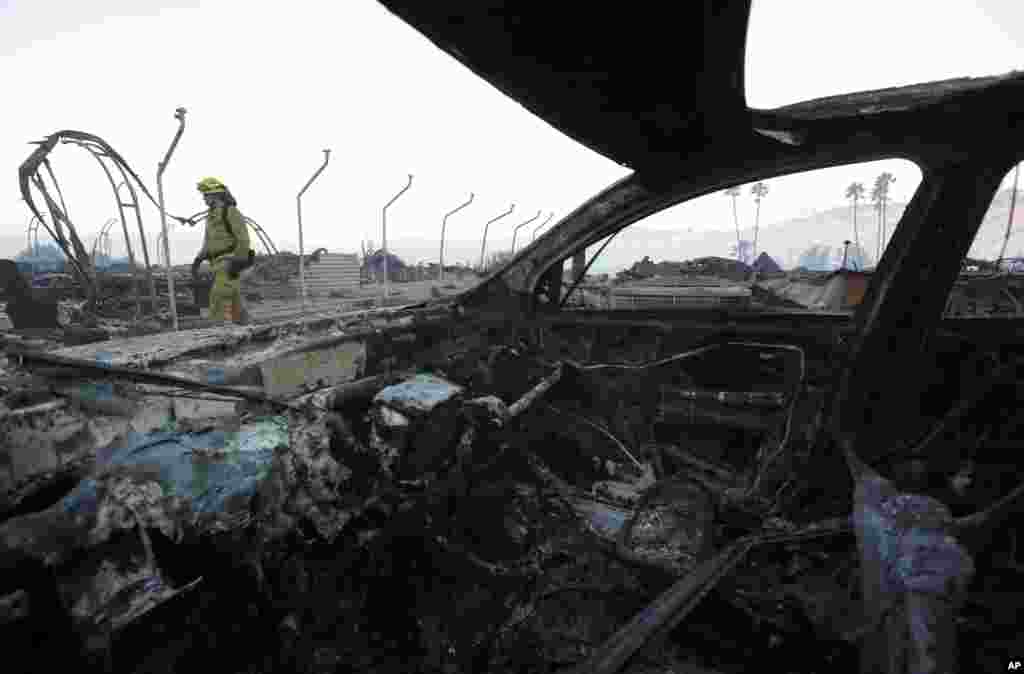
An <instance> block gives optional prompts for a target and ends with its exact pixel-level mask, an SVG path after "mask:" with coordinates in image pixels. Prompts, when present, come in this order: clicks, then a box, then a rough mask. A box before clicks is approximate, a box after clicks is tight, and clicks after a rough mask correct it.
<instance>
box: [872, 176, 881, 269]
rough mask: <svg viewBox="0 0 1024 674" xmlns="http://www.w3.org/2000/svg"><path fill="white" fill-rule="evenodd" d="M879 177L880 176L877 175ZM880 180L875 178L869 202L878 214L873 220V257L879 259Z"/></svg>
mask: <svg viewBox="0 0 1024 674" xmlns="http://www.w3.org/2000/svg"><path fill="white" fill-rule="evenodd" d="M879 178H881V176H879ZM880 185H881V182H879V180H875V186H874V187H872V188H871V203H872V204H873V206H874V209H875V213H877V214H878V220H877V221H876V222H875V259H876V260H879V259H881V257H882V190H881V187H880Z"/></svg>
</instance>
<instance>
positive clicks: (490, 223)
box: [480, 204, 516, 272]
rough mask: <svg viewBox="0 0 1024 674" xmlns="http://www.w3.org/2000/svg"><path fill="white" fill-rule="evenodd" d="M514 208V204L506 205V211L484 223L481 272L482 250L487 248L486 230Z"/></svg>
mask: <svg viewBox="0 0 1024 674" xmlns="http://www.w3.org/2000/svg"><path fill="white" fill-rule="evenodd" d="M515 208H516V205H515V204H512V205H511V206H509V207H508V210H507V211H505V212H504V213H502V214H501V215H499V216H498V217H496V218H491V219H490V220H488V221H487V224H485V225H484V238H483V239H482V240H481V241H480V271H481V272H483V270H484V251H485V250H486V249H487V230H488V229H490V228H491V225H492V224H493V223H495V222H497V221H498V220H501V219H502V218H504V217H505V216H506V215H509V214H510V213H512V211H514V210H515Z"/></svg>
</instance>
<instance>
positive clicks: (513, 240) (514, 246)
mask: <svg viewBox="0 0 1024 674" xmlns="http://www.w3.org/2000/svg"><path fill="white" fill-rule="evenodd" d="M539 217H540V211H537V215H535V216H533V217H532V218H530V219H529V220H527V221H526V222H522V223H519V224H518V225H516V228H515V229H514V230H512V254H513V255H515V254H516V236H518V234H519V230H520V229H522V228H523V227H525V226H526V225H528V224H530V223H531V222H533V221H534V220H536V219H537V218H539Z"/></svg>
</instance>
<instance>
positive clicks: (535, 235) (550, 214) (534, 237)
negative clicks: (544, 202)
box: [530, 212, 555, 241]
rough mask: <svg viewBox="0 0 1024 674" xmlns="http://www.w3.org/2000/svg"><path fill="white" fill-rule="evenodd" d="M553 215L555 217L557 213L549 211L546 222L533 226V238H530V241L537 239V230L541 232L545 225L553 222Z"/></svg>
mask: <svg viewBox="0 0 1024 674" xmlns="http://www.w3.org/2000/svg"><path fill="white" fill-rule="evenodd" d="M553 217H555V214H554V213H553V212H552V213H549V214H548V217H547V218H545V219H544V222H542V223H540V224H539V225H537V226H536V227H534V228H533V238H532V239H530V241H535V240H536V239H537V232H539V231H540V230H541V228H543V227H544V225H546V224H548V223H549V222H551V218H553Z"/></svg>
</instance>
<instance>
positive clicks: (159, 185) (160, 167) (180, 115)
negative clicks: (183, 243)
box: [154, 108, 185, 332]
mask: <svg viewBox="0 0 1024 674" xmlns="http://www.w3.org/2000/svg"><path fill="white" fill-rule="evenodd" d="M174 118H175V119H176V120H178V131H177V133H175V134H174V140H172V141H171V146H170V147H169V148H167V154H165V155H164V160H163V161H162V162H160V163H159V164H157V168H156V192H157V198H158V199H159V200H160V231H161V235H162V236H163V238H164V257H166V258H167V296H168V298H169V299H170V302H171V326H172V329H173V330H174V331H175V332H177V331H178V304H177V302H175V298H174V271H173V270H172V269H171V243H170V237H169V236H167V212H166V211H165V210H164V171H165V170H167V162H169V161H170V160H171V155H172V154H174V148H176V147H177V146H178V141H179V140H180V139H181V134H182V133H184V132H185V108H178V109H177V110H175V111H174ZM154 308H155V307H154Z"/></svg>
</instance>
